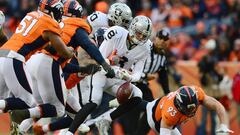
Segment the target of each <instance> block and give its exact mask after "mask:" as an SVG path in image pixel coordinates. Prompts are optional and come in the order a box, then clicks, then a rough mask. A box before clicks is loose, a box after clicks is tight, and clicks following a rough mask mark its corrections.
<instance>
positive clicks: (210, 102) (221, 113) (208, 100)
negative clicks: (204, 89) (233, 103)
mask: <svg viewBox="0 0 240 135" xmlns="http://www.w3.org/2000/svg"><path fill="white" fill-rule="evenodd" d="M203 105H204V106H206V107H207V108H208V109H210V110H214V111H216V112H217V115H218V117H219V120H220V123H221V124H220V127H219V129H217V130H216V132H219V133H233V131H232V130H230V129H228V127H227V123H228V122H227V113H226V111H225V109H224V107H223V105H222V104H221V103H220V102H218V101H217V100H216V99H215V98H213V97H210V96H207V95H206V96H205V98H204V100H203Z"/></svg>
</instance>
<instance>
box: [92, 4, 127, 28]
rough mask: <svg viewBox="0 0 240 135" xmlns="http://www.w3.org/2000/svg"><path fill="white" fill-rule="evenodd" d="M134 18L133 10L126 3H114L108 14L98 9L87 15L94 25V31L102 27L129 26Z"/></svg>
mask: <svg viewBox="0 0 240 135" xmlns="http://www.w3.org/2000/svg"><path fill="white" fill-rule="evenodd" d="M131 20H132V11H131V9H130V8H129V7H128V6H127V5H126V4H124V3H114V4H112V5H111V6H110V8H109V11H108V14H104V13H102V12H99V11H96V12H94V13H92V14H91V15H89V16H88V17H87V21H88V23H89V24H90V25H91V27H92V33H95V31H96V30H97V29H99V28H101V27H106V28H108V27H111V26H115V25H118V26H123V27H125V28H128V26H129V24H130V22H131Z"/></svg>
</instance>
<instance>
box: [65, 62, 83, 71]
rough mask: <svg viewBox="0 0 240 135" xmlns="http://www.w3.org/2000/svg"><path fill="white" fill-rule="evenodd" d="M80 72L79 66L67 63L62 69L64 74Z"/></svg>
mask: <svg viewBox="0 0 240 135" xmlns="http://www.w3.org/2000/svg"><path fill="white" fill-rule="evenodd" d="M80 71H81V69H80V66H78V65H75V64H71V63H67V64H66V65H65V66H64V68H63V72H64V73H78V72H80Z"/></svg>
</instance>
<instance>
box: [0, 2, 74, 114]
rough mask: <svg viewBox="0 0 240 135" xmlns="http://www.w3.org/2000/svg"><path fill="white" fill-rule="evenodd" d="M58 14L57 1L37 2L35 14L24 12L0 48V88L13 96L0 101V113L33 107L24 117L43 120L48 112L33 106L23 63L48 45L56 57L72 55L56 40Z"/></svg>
mask: <svg viewBox="0 0 240 135" xmlns="http://www.w3.org/2000/svg"><path fill="white" fill-rule="evenodd" d="M62 11H63V5H62V3H61V2H60V0H41V1H40V3H39V6H38V11H34V12H30V13H28V14H27V15H26V16H25V17H24V18H23V20H22V21H21V22H20V24H19V26H18V27H17V29H16V31H15V33H14V34H13V36H12V37H11V38H10V39H9V40H8V41H7V42H6V43H5V44H4V45H3V46H2V47H1V48H0V61H1V63H2V64H1V67H0V89H1V90H3V91H4V90H10V91H11V93H12V94H13V96H14V98H8V99H5V100H0V109H1V110H3V111H8V110H14V109H22V108H28V107H34V108H31V109H30V110H29V111H28V113H27V115H28V116H31V117H47V115H45V114H43V113H44V112H48V111H49V110H51V109H52V108H51V106H48V105H39V106H37V107H36V105H37V104H36V101H35V99H34V98H33V96H32V80H31V77H30V75H29V72H28V70H27V69H26V67H25V62H26V61H27V60H28V59H29V58H30V57H31V56H32V54H34V53H35V52H36V51H38V50H41V49H42V48H43V47H45V46H46V44H47V43H48V42H51V44H52V45H53V47H54V48H55V49H56V51H57V52H58V54H59V55H60V56H62V57H64V58H71V57H72V56H73V51H72V50H69V49H68V48H67V47H66V46H65V44H64V43H63V41H62V40H61V38H60V34H61V29H60V28H59V25H58V22H59V21H60V20H61V17H62ZM6 73H7V74H6ZM19 117H21V116H19Z"/></svg>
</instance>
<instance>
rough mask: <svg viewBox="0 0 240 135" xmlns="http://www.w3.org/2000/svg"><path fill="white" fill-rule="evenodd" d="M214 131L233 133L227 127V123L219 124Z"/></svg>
mask: <svg viewBox="0 0 240 135" xmlns="http://www.w3.org/2000/svg"><path fill="white" fill-rule="evenodd" d="M216 133H234V132H233V131H232V130H230V129H228V127H227V125H225V124H220V126H219V128H218V129H217V130H216Z"/></svg>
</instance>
